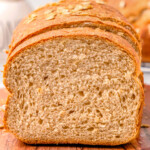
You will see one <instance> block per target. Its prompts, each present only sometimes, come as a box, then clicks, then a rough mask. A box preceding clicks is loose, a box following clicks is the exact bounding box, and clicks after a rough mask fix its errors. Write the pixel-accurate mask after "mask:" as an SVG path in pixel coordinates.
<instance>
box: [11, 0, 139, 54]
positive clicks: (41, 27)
mask: <svg viewBox="0 0 150 150" xmlns="http://www.w3.org/2000/svg"><path fill="white" fill-rule="evenodd" d="M89 1H90V6H92V7H91V8H90V9H85V10H84V11H77V12H74V13H70V14H68V15H64V14H59V15H57V16H55V18H54V19H52V20H46V19H45V15H44V13H45V12H47V11H48V10H53V11H54V12H56V10H57V8H58V7H60V6H61V7H65V8H68V6H70V5H71V6H72V5H77V4H78V3H79V2H81V0H79V1H74V0H67V1H63V2H60V3H59V4H57V5H56V6H53V5H46V6H44V7H42V8H40V9H38V10H36V11H34V12H33V13H31V14H30V15H29V16H32V15H36V17H35V19H34V20H33V21H31V22H30V23H28V24H26V23H25V21H26V20H27V18H25V19H23V20H22V21H21V23H20V24H19V25H18V27H17V28H16V30H15V31H14V34H13V37H12V42H11V45H10V51H13V49H14V48H16V46H18V45H19V44H20V43H21V42H23V41H24V40H26V39H28V38H30V37H32V36H34V35H37V34H40V33H42V32H44V31H45V30H47V29H48V28H49V29H53V27H54V26H55V27H56V26H59V25H60V23H62V24H64V25H66V24H68V23H69V22H72V23H73V24H74V23H75V22H80V21H82V19H84V18H85V17H95V18H97V19H99V21H100V20H103V21H111V22H112V24H113V22H114V23H116V24H118V25H120V26H122V27H124V28H125V27H126V30H128V32H130V33H132V34H133V36H134V38H135V39H137V41H140V39H139V36H138V34H137V33H136V32H135V31H134V29H133V28H132V26H131V25H130V24H129V23H128V21H127V20H126V19H125V18H124V17H123V16H122V15H121V14H120V13H119V12H118V11H116V10H115V9H113V8H111V7H109V6H107V5H104V4H98V3H96V2H95V1H94V0H89ZM91 19H92V18H90V19H89V20H91ZM134 42H136V41H135V40H134Z"/></svg>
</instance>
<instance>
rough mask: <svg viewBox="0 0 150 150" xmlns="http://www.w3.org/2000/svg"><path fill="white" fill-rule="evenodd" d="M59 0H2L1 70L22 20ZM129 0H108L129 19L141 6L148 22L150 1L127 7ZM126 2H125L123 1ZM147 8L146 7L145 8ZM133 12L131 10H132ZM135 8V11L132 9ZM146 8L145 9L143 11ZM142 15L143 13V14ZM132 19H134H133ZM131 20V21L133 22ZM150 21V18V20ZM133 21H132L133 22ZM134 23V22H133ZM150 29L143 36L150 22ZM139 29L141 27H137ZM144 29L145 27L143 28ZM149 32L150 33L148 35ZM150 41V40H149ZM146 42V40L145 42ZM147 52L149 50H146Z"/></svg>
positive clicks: (149, 73)
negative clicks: (6, 51)
mask: <svg viewBox="0 0 150 150" xmlns="http://www.w3.org/2000/svg"><path fill="white" fill-rule="evenodd" d="M56 1H57V0H0V70H3V65H4V64H5V63H6V57H7V55H6V54H5V52H4V51H5V50H7V49H8V45H9V44H10V41H11V36H12V33H13V30H14V29H15V27H16V26H17V25H18V23H19V22H20V20H21V19H22V18H24V17H25V16H27V15H28V14H29V13H30V12H31V11H33V10H35V9H37V8H38V7H40V6H42V5H45V4H46V3H50V2H56ZM126 1H127V0H124V1H122V0H117V1H115V2H114V0H108V2H110V5H113V6H114V4H116V5H115V6H114V7H116V8H117V9H119V10H120V11H121V12H122V13H123V14H124V13H125V12H127V11H126V9H127V10H128V14H130V13H131V15H130V18H129V17H128V16H127V15H128V14H127V15H126V14H124V15H125V16H126V17H127V18H128V19H129V21H130V20H131V19H133V20H134V21H135V18H136V19H137V16H136V14H135V15H134V16H132V14H134V13H133V12H136V11H135V10H133V9H131V8H133V6H135V8H136V6H137V8H141V11H142V13H143V16H144V19H143V18H142V17H141V18H142V21H143V24H145V22H146V24H147V19H146V17H149V19H150V9H149V8H150V2H149V4H147V3H148V1H149V0H134V1H133V3H129V4H128V7H126V3H125V2H126ZM123 2H124V3H123ZM146 7H148V8H146ZM145 8H146V9H145ZM129 10H130V11H131V12H130V11H129ZM132 10H133V11H132ZM143 10H144V11H143ZM141 16H142V15H141ZM131 21H132V20H131ZM131 21H130V22H131ZM149 21H150V20H149ZM131 23H132V22H131ZM133 25H134V24H133ZM148 25H149V26H147V27H148V31H149V32H147V30H146V31H145V32H143V33H144V34H143V36H144V37H146V36H148V38H150V24H148ZM136 29H139V28H136ZM142 29H143V28H142ZM147 33H148V34H149V35H147ZM147 41H150V40H147ZM145 43H146V42H145ZM146 44H148V45H149V47H148V46H146V48H148V53H146V55H145V56H146V58H147V56H149V58H150V42H148V43H146ZM145 52H147V51H145ZM147 60H148V59H145V61H144V62H143V63H142V71H143V72H144V82H145V83H146V84H150V63H148V62H150V60H149V61H147ZM2 87H4V86H3V83H2V72H0V88H2Z"/></svg>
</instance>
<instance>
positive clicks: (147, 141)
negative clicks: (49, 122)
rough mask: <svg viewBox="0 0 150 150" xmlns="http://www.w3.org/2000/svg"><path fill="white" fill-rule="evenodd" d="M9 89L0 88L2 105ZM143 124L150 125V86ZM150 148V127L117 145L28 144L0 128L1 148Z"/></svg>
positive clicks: (123, 149)
mask: <svg viewBox="0 0 150 150" xmlns="http://www.w3.org/2000/svg"><path fill="white" fill-rule="evenodd" d="M7 95H8V93H7V91H6V90H5V89H0V105H3V104H5V101H6V98H7ZM2 118H3V112H0V123H2ZM142 125H143V126H144V125H145V127H146V126H147V125H150V86H147V85H146V86H145V106H144V112H143V119H142ZM98 149H99V150H111V149H113V150H125V149H126V150H150V127H146V128H143V127H142V128H141V132H140V137H139V139H137V140H135V141H133V142H132V143H129V144H126V145H121V146H116V147H105V146H83V145H38V146H35V145H26V144H24V143H22V142H21V141H19V140H17V139H16V138H15V137H14V136H13V135H12V134H10V133H8V132H6V131H5V129H0V150H98Z"/></svg>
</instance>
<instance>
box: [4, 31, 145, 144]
mask: <svg viewBox="0 0 150 150" xmlns="http://www.w3.org/2000/svg"><path fill="white" fill-rule="evenodd" d="M73 30H74V29H73ZM80 30H82V29H80ZM91 30H92V29H91ZM92 31H93V32H94V30H92ZM58 32H59V31H58ZM97 32H98V31H97ZM99 32H100V31H99ZM135 72H136V65H135V60H134V59H133V57H132V56H131V55H129V53H127V51H125V50H124V49H123V48H121V47H119V46H117V45H115V44H113V43H111V42H109V41H108V40H105V39H104V38H100V37H99V38H95V37H94V36H92V35H91V36H89V37H82V36H75V37H71V36H70V37H65V38H64V37H61V36H59V37H55V38H53V39H49V40H43V41H41V42H39V43H36V44H34V45H32V46H29V47H27V48H25V49H24V51H22V52H21V53H18V54H17V55H16V56H15V57H14V58H13V59H12V60H11V61H9V62H8V63H7V67H6V70H5V74H4V77H5V84H6V85H7V87H8V88H10V89H11V92H12V95H11V96H10V97H9V98H8V101H7V107H6V113H5V127H6V128H7V129H8V130H10V131H11V132H13V133H14V134H16V136H17V137H18V138H19V139H21V140H22V141H24V142H26V143H32V144H35V143H42V144H44V143H76V144H77V143H80V144H92V145H97V144H98V145H100V144H101V145H118V144H124V143H127V142H129V141H131V140H132V139H134V138H136V136H137V134H138V132H139V122H140V120H139V118H140V116H141V112H140V110H141V104H142V101H143V90H142V86H141V83H140V82H139V81H138V78H137V76H136V73H135Z"/></svg>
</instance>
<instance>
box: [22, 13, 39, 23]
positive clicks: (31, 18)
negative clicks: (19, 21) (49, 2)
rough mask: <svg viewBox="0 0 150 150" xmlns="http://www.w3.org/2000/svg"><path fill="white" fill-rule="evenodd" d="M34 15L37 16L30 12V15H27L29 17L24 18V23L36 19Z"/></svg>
mask: <svg viewBox="0 0 150 150" xmlns="http://www.w3.org/2000/svg"><path fill="white" fill-rule="evenodd" d="M36 17H37V15H36V14H35V13H34V14H31V15H29V17H28V18H27V19H26V20H25V22H24V23H25V24H28V23H30V22H32V21H34V20H35V19H36Z"/></svg>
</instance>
